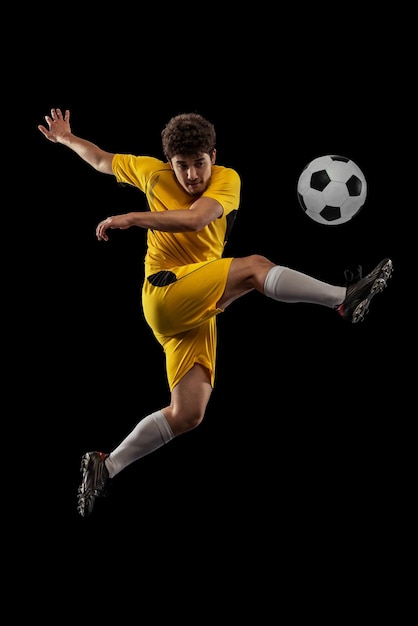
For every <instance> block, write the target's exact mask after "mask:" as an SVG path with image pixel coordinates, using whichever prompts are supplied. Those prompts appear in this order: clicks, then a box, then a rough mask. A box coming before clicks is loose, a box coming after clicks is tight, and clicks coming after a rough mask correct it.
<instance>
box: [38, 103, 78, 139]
mask: <svg viewBox="0 0 418 626" xmlns="http://www.w3.org/2000/svg"><path fill="white" fill-rule="evenodd" d="M45 120H46V122H47V124H48V128H46V126H42V125H41V124H40V125H39V126H38V129H39V130H40V131H41V133H42V134H43V135H44V136H45V137H46V138H47V139H49V141H53V142H54V143H57V142H58V141H59V139H60V138H61V137H64V136H65V135H68V134H70V133H71V127H70V111H69V110H68V109H67V110H66V111H65V114H64V115H63V114H62V111H61V109H51V117H49V115H45Z"/></svg>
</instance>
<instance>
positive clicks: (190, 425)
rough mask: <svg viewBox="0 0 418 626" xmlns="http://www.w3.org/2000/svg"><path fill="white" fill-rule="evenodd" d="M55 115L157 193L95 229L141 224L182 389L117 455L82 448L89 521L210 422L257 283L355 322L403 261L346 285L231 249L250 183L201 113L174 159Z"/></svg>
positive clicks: (80, 143) (150, 278)
mask: <svg viewBox="0 0 418 626" xmlns="http://www.w3.org/2000/svg"><path fill="white" fill-rule="evenodd" d="M45 120H46V123H47V126H43V125H39V126H38V129H39V130H40V132H41V133H42V134H43V135H44V136H45V137H46V138H47V139H48V140H49V141H51V142H52V143H58V144H62V145H63V146H66V147H67V148H69V149H70V150H72V151H73V152H75V153H76V154H77V155H78V156H79V157H81V159H83V160H84V161H85V162H87V163H88V164H89V165H90V166H91V167H93V168H94V169H95V170H97V171H98V172H102V173H103V174H110V175H113V176H115V178H116V180H117V181H118V182H120V183H125V184H129V185H133V186H135V187H137V188H138V189H139V190H140V191H142V192H143V193H144V194H145V196H146V199H147V202H148V207H149V211H139V212H129V213H125V214H121V215H113V216H110V217H107V218H106V219H104V220H103V221H101V222H100V223H99V224H98V225H97V228H96V236H97V238H98V239H99V240H101V241H108V240H109V231H110V230H111V229H127V228H131V227H134V226H136V227H138V228H143V229H145V230H146V231H147V250H146V256H145V266H144V270H145V271H144V281H143V285H142V304H143V311H144V316H145V319H146V321H147V323H148V324H149V326H150V327H151V329H152V331H153V333H154V335H155V337H156V339H157V341H158V342H159V343H160V344H161V346H162V348H163V350H164V354H165V361H166V374H167V380H168V385H169V389H170V394H171V397H170V404H169V405H168V406H164V407H161V408H159V409H157V410H155V411H154V412H153V413H151V414H150V415H147V416H146V417H143V418H142V419H141V420H140V421H139V422H138V423H137V424H136V426H135V427H134V428H133V430H132V431H131V432H130V433H129V434H128V435H127V436H126V438H125V439H124V440H123V441H122V442H120V443H119V445H117V446H116V447H115V448H114V449H113V450H112V451H111V452H109V453H104V452H99V451H91V452H86V453H85V454H84V455H83V456H82V460H81V483H80V486H79V488H78V500H77V502H78V512H79V514H80V515H81V516H83V517H87V516H89V515H91V513H92V511H93V507H94V503H95V501H96V498H97V497H99V496H104V495H106V492H107V488H108V486H109V483H110V481H111V480H112V478H113V477H114V476H116V474H118V473H119V472H121V471H122V470H123V469H124V468H126V467H127V466H128V465H130V464H131V463H133V462H134V461H137V460H138V459H140V458H142V457H144V456H145V455H147V454H150V453H151V452H153V451H154V450H156V449H157V448H160V447H161V446H163V445H164V444H167V443H169V442H170V441H171V440H172V439H173V438H174V437H178V436H179V435H181V434H182V433H185V432H187V431H190V430H192V429H194V428H196V427H197V426H198V425H199V424H200V423H201V422H202V420H203V418H204V415H205V411H206V408H207V404H208V402H209V398H210V396H211V393H212V390H213V387H214V380H215V367H216V343H217V324H216V318H217V316H218V315H219V314H221V313H223V312H224V311H225V309H226V308H227V307H228V306H229V305H230V304H231V303H232V302H234V301H235V300H237V298H240V297H241V296H244V295H245V294H247V293H249V292H250V291H252V290H257V291H258V292H259V293H260V294H263V295H264V296H267V297H269V298H271V299H273V300H277V301H280V302H305V303H313V304H317V305H320V306H323V307H328V308H329V309H334V310H335V312H336V315H340V316H341V318H342V319H343V320H345V321H347V322H349V323H354V324H356V323H358V322H361V321H362V320H363V319H364V317H365V315H366V313H367V312H368V310H369V305H370V301H371V300H372V298H373V297H374V296H375V295H376V294H377V293H379V292H380V291H382V289H384V288H385V287H386V285H387V282H388V279H389V278H390V276H391V274H392V270H393V267H392V261H391V260H390V259H389V258H385V259H383V260H382V261H380V262H379V263H378V264H377V266H376V267H375V268H374V269H373V270H372V271H371V272H370V273H369V274H368V275H367V276H365V277H361V276H359V277H357V278H356V279H355V280H353V281H351V282H350V283H348V284H347V285H345V286H338V285H337V286H335V285H332V284H328V283H325V282H322V281H320V280H317V279H316V278H313V277H311V276H308V275H306V274H303V273H301V272H299V271H296V270H294V269H291V268H289V267H285V266H283V265H277V264H275V263H274V262H272V261H270V260H269V259H267V258H265V257H264V256H261V255H257V254H253V255H251V256H247V257H243V258H232V257H224V256H223V254H224V248H225V244H226V242H227V240H228V236H229V234H230V232H231V228H232V226H233V223H234V220H235V217H236V215H237V211H238V209H239V206H240V193H241V180H240V177H239V175H238V173H237V172H236V171H235V170H234V169H232V168H228V167H224V166H222V165H217V164H216V132H215V128H214V126H213V124H212V123H211V122H210V121H208V120H207V119H205V118H204V117H203V116H201V115H199V114H198V113H184V114H179V115H176V116H174V117H173V118H171V119H170V120H169V121H168V123H167V124H166V126H165V128H164V129H163V130H162V133H161V138H162V150H163V153H164V156H165V160H161V159H159V158H155V157H151V156H137V155H132V154H119V153H111V152H107V151H105V150H102V149H101V148H100V147H98V146H97V145H96V144H94V143H92V142H90V141H88V140H86V139H82V138H81V137H78V136H77V135H75V134H73V132H72V130H71V126H70V111H68V110H66V111H65V112H64V113H63V112H62V111H61V110H60V109H52V110H51V115H50V116H49V115H46V116H45Z"/></svg>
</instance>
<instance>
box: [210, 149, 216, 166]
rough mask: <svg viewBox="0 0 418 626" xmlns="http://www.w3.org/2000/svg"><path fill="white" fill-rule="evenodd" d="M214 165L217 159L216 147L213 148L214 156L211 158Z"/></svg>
mask: <svg viewBox="0 0 418 626" xmlns="http://www.w3.org/2000/svg"><path fill="white" fill-rule="evenodd" d="M210 160H211V163H212V165H215V161H216V148H214V149H213V150H212V156H211V158H210Z"/></svg>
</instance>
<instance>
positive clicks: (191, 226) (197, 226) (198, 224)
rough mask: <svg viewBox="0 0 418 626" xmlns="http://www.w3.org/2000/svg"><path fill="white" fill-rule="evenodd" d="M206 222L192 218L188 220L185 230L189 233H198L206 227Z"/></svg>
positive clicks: (198, 217) (195, 217) (197, 217)
mask: <svg viewBox="0 0 418 626" xmlns="http://www.w3.org/2000/svg"><path fill="white" fill-rule="evenodd" d="M208 223H209V222H208V221H207V220H202V219H201V218H200V216H193V219H191V220H188V224H187V230H188V231H189V232H191V233H198V232H199V231H201V230H203V229H204V228H205V226H207V225H208Z"/></svg>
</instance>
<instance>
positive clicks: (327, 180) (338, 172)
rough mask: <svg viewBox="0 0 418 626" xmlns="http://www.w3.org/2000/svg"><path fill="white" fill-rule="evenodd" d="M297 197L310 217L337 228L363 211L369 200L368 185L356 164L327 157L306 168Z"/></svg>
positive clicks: (330, 156) (339, 158)
mask: <svg viewBox="0 0 418 626" xmlns="http://www.w3.org/2000/svg"><path fill="white" fill-rule="evenodd" d="M297 194H298V200H299V204H300V206H301V207H302V209H303V210H304V211H305V213H306V215H307V216H308V217H310V218H311V219H312V220H314V221H315V222H319V224H327V225H328V226H337V225H338V224H344V223H345V222H348V221H349V220H351V219H352V218H353V217H354V216H355V215H357V213H358V212H359V211H360V209H361V207H362V206H363V205H364V203H365V201H366V196H367V182H366V179H365V177H364V175H363V172H362V171H361V169H360V168H359V167H358V166H357V165H356V164H355V163H354V161H351V159H347V158H346V157H343V156H338V155H335V154H327V155H325V156H320V157H317V158H316V159H314V160H313V161H311V162H310V163H308V165H307V166H306V167H305V168H304V169H303V171H302V173H301V175H300V176H299V181H298V186H297Z"/></svg>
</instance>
